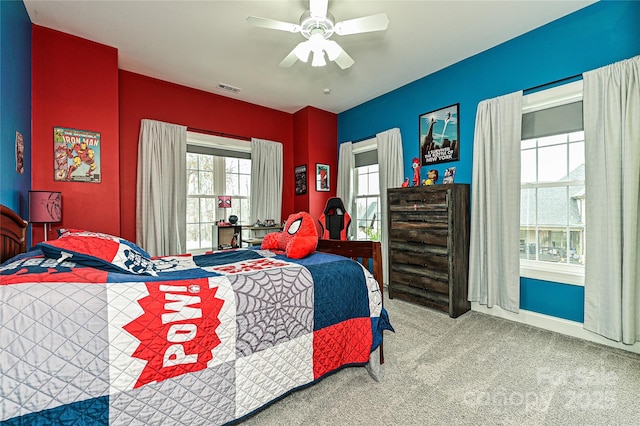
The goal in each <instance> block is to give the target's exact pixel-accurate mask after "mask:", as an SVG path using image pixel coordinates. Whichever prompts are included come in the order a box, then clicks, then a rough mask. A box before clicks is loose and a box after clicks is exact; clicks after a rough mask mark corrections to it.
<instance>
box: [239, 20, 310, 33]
mask: <svg viewBox="0 0 640 426" xmlns="http://www.w3.org/2000/svg"><path fill="white" fill-rule="evenodd" d="M247 23H248V24H249V25H252V26H254V27H261V28H269V29H271V30H280V31H288V32H290V33H297V32H300V25H298V24H291V23H289V22H283V21H277V20H275V19H270V18H261V17H259V16H249V17H248V18H247Z"/></svg>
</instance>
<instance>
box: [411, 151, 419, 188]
mask: <svg viewBox="0 0 640 426" xmlns="http://www.w3.org/2000/svg"><path fill="white" fill-rule="evenodd" d="M411 167H413V186H420V159H419V158H414V159H413V164H412V165H411Z"/></svg>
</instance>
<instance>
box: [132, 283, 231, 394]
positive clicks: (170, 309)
mask: <svg viewBox="0 0 640 426" xmlns="http://www.w3.org/2000/svg"><path fill="white" fill-rule="evenodd" d="M146 286H147V290H148V291H149V295H148V296H146V297H144V298H142V299H140V300H138V303H139V304H140V306H141V307H142V309H143V310H144V313H143V314H142V315H140V316H139V317H138V318H136V319H135V320H133V321H131V322H130V323H128V324H126V325H125V326H124V327H123V328H124V329H125V330H126V331H127V332H129V333H130V334H132V335H133V336H135V337H136V338H137V339H138V340H140V344H139V346H138V348H137V349H136V350H135V351H134V352H133V355H132V356H133V357H135V358H139V359H142V360H146V361H147V364H146V366H145V368H144V369H143V371H142V373H141V374H140V376H139V377H138V380H137V382H136V384H135V385H134V388H137V387H140V386H143V385H145V384H148V383H152V382H160V381H162V380H166V379H168V378H171V377H176V376H179V375H182V374H185V373H189V372H194V371H199V370H203V369H205V368H206V367H207V362H208V361H210V360H211V359H212V356H213V355H212V352H211V351H212V349H214V348H215V347H216V346H218V345H219V344H220V338H219V337H218V335H217V334H216V328H217V327H218V326H219V325H220V319H219V318H218V316H219V314H220V311H221V309H222V305H223V304H224V301H223V300H222V299H219V298H217V297H215V296H216V292H217V291H218V287H213V288H209V282H208V280H207V279H206V278H202V279H194V280H185V281H163V282H149V283H146Z"/></svg>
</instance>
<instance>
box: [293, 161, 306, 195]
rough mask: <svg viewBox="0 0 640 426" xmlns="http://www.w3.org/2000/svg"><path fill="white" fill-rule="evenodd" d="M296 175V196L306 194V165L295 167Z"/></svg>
mask: <svg viewBox="0 0 640 426" xmlns="http://www.w3.org/2000/svg"><path fill="white" fill-rule="evenodd" d="M294 170H295V174H296V195H302V194H306V193H307V165H306V164H302V165H300V166H296V167H295V169H294Z"/></svg>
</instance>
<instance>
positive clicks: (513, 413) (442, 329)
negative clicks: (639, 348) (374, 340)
mask: <svg viewBox="0 0 640 426" xmlns="http://www.w3.org/2000/svg"><path fill="white" fill-rule="evenodd" d="M385 297H386V294H385ZM385 307H386V308H387V310H388V312H389V316H390V318H391V323H392V324H393V326H394V328H395V330H396V333H395V334H394V333H390V332H385V345H384V351H385V359H386V362H385V364H384V366H383V369H384V374H385V376H384V379H383V380H382V381H381V382H375V381H374V380H373V379H371V377H370V376H369V374H368V373H367V371H366V370H365V369H364V368H359V367H358V368H347V369H344V370H342V371H339V372H338V373H336V374H334V375H331V376H329V377H327V378H325V379H323V380H322V381H320V382H319V383H317V384H315V385H313V386H311V387H309V388H306V389H302V390H299V391H297V392H294V393H293V394H291V395H289V396H287V397H286V398H284V399H282V400H280V401H279V402H277V403H275V404H273V405H271V406H270V407H268V408H266V409H265V410H263V411H261V412H259V413H258V414H256V415H254V416H253V417H251V418H249V419H247V420H246V421H245V422H243V423H242V424H243V426H248V425H274V426H275V425H518V426H524V425H638V424H640V356H638V355H635V354H632V353H629V352H626V351H622V350H616V349H611V348H609V347H605V346H601V345H598V344H594V343H590V342H587V341H583V340H581V339H575V338H571V337H566V336H563V335H560V334H557V333H553V332H550V331H546V330H541V329H538V328H534V327H530V326H526V325H522V324H518V323H514V322H511V321H508V320H503V319H499V318H494V317H491V316H487V315H484V314H480V313H476V312H468V313H466V314H464V315H462V316H461V317H459V318H457V319H452V318H449V317H448V316H447V315H446V314H443V313H440V312H436V311H433V310H430V309H427V308H424V307H421V306H417V305H414V304H411V303H406V302H403V301H400V300H389V299H388V298H386V299H385Z"/></svg>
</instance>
